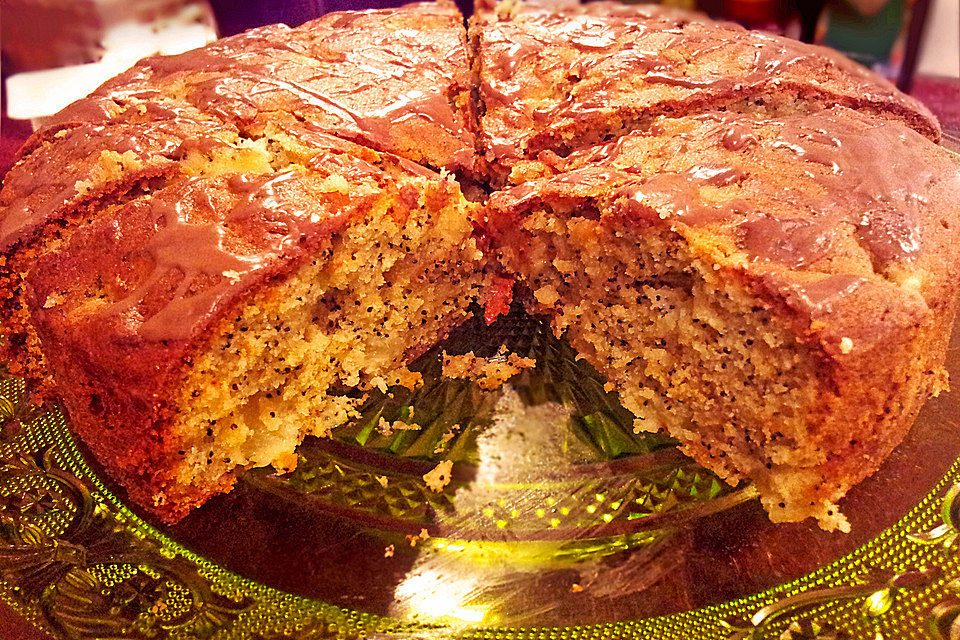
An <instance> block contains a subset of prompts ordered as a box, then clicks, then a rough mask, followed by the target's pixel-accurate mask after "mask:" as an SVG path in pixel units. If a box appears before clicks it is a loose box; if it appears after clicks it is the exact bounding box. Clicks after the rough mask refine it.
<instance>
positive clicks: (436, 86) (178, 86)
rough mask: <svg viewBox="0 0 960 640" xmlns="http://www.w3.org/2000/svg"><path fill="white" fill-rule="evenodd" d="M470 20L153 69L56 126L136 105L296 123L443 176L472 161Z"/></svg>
mask: <svg viewBox="0 0 960 640" xmlns="http://www.w3.org/2000/svg"><path fill="white" fill-rule="evenodd" d="M469 91H470V78H469V67H468V63H467V50H466V45H465V34H464V32H463V26H462V17H461V16H460V14H459V13H458V12H457V10H456V8H455V6H454V5H453V4H452V3H449V4H448V3H444V2H439V3H419V4H411V5H406V6H404V7H401V8H398V9H384V10H371V11H364V12H339V13H331V14H328V15H325V16H323V17H321V18H319V19H317V20H314V21H312V22H308V23H306V24H304V25H302V26H300V27H297V28H293V29H291V28H290V27H287V26H285V25H271V26H267V27H261V28H258V29H253V30H250V31H247V32H244V33H241V34H239V35H236V36H232V37H229V38H224V39H221V40H218V41H217V42H214V43H212V44H210V45H208V46H206V47H202V48H200V49H195V50H193V51H189V52H187V53H184V54H180V55H176V56H154V57H150V58H147V59H145V60H143V61H141V62H140V63H138V64H137V65H135V66H134V67H133V68H131V69H130V70H129V71H127V72H125V73H123V74H121V75H119V76H117V77H116V78H114V79H113V80H110V81H108V82H107V83H105V84H104V85H103V86H101V87H100V88H99V89H98V90H97V91H96V92H94V93H93V94H92V95H91V96H90V97H88V98H86V99H84V100H82V101H80V102H78V103H75V104H74V105H72V106H71V107H68V108H67V109H65V110H64V111H63V112H61V113H60V114H58V116H56V117H55V121H56V122H57V123H58V125H59V126H64V125H67V124H69V123H71V122H76V121H81V122H89V121H91V120H92V119H104V118H111V117H113V116H114V115H115V114H116V112H117V111H118V110H122V109H123V108H124V107H125V106H128V105H129V104H131V103H137V102H146V103H152V102H153V103H159V104H162V105H169V104H174V105H190V106H193V107H195V108H197V109H199V110H201V111H203V112H204V113H206V114H210V115H214V116H217V117H219V118H220V119H222V120H223V121H224V122H227V123H231V124H233V125H235V126H237V127H238V128H240V129H241V130H243V131H244V132H246V133H248V134H249V135H257V134H258V132H259V131H260V130H261V129H262V127H263V124H264V122H265V121H277V120H280V121H286V122H288V123H289V124H290V125H291V126H298V127H302V128H307V129H311V130H315V131H322V132H325V133H332V134H335V135H338V136H340V137H343V138H347V139H351V140H353V141H356V142H359V143H362V144H365V145H368V146H371V147H373V148H376V149H379V150H383V151H388V152H392V153H397V154H399V155H402V156H405V157H408V158H410V159H411V160H414V161H417V162H423V163H425V164H428V165H431V166H433V167H436V168H441V167H443V168H448V169H451V170H452V169H469V168H470V167H471V166H472V162H473V155H474V141H473V136H474V133H473V129H474V126H473V121H474V118H473V117H472V112H471V109H472V105H471V103H470V101H469V99H468V98H469Z"/></svg>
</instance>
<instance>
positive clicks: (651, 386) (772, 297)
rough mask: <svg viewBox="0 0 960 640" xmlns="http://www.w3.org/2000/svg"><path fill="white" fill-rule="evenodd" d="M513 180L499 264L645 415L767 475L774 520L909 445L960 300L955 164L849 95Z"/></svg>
mask: <svg viewBox="0 0 960 640" xmlns="http://www.w3.org/2000/svg"><path fill="white" fill-rule="evenodd" d="M552 169H553V170H554V171H556V174H555V175H553V176H551V177H549V178H543V179H541V180H537V181H532V182H528V183H525V184H523V185H520V186H518V187H514V188H513V189H510V190H507V191H503V192H500V193H497V194H495V195H494V196H493V197H492V198H491V201H490V208H489V211H488V219H487V228H488V229H489V232H490V234H491V236H492V237H494V239H495V240H494V246H495V247H496V250H497V252H498V256H497V259H498V261H500V262H501V263H502V264H503V266H504V267H505V268H506V269H507V270H508V271H511V272H514V273H518V274H520V278H521V281H522V282H523V283H525V284H526V286H527V287H529V289H530V290H531V291H532V296H531V301H530V305H529V306H530V310H531V311H532V312H533V313H537V314H544V315H546V316H548V317H549V318H551V321H552V325H553V327H554V331H555V332H556V333H557V335H561V334H565V335H566V336H567V337H568V339H569V340H570V342H571V345H572V346H573V347H574V349H576V350H577V351H578V353H580V354H581V356H583V357H584V358H586V359H587V360H588V361H589V362H590V363H591V364H593V365H594V366H595V367H596V368H597V369H598V370H599V371H600V372H601V373H602V374H603V375H605V376H606V377H607V378H608V380H609V381H610V382H611V383H612V384H613V385H614V386H615V387H616V389H617V391H618V392H619V394H620V398H621V400H622V401H623V403H624V406H625V407H626V408H627V409H629V410H630V411H632V412H633V413H634V414H635V415H636V416H637V428H638V429H641V430H653V431H655V430H658V429H663V428H665V429H666V431H667V432H668V433H670V434H671V435H673V436H675V437H676V438H678V439H679V440H680V442H681V443H682V448H683V449H684V451H686V452H687V453H688V454H690V455H691V456H692V457H694V458H695V459H696V460H697V461H698V462H700V463H701V464H703V465H704V466H705V467H707V468H709V469H711V470H713V471H715V472H717V473H718V474H720V475H721V476H723V477H726V478H728V479H739V478H744V477H745V478H749V479H750V480H751V481H752V482H753V483H754V484H755V485H756V486H757V488H758V490H759V492H760V495H761V498H762V500H763V501H764V504H765V506H766V508H767V510H768V511H769V513H770V515H771V517H772V518H773V519H774V520H788V521H792V520H797V519H802V518H805V517H809V516H813V517H816V518H818V519H819V520H820V522H821V525H822V526H824V527H827V528H833V527H839V528H844V527H846V524H845V521H844V520H843V519H842V517H841V516H840V514H839V512H838V510H837V508H836V504H835V503H836V501H837V500H838V499H839V498H840V497H841V496H842V495H843V494H844V493H846V491H847V490H848V489H849V488H850V487H851V486H852V485H853V484H855V483H856V482H858V481H860V480H861V479H863V478H864V477H865V476H867V475H869V474H870V473H872V472H873V471H874V470H875V469H876V467H877V466H878V465H879V462H880V461H881V460H883V458H884V457H885V456H886V455H887V454H889V452H890V451H891V450H892V448H893V447H894V446H895V445H896V444H897V443H899V441H900V440H901V439H902V438H903V436H904V435H905V433H906V431H907V430H908V429H909V427H910V425H911V424H912V422H913V419H914V417H915V415H916V412H917V411H918V410H919V408H920V406H921V405H922V403H923V402H924V400H925V399H926V398H927V397H929V396H930V395H931V394H935V393H937V392H938V391H939V390H940V389H942V388H944V385H945V384H946V372H945V371H944V370H943V368H942V363H943V361H944V357H945V351H946V345H947V340H948V338H949V333H948V332H946V331H944V330H943V329H944V327H949V326H952V323H953V317H954V309H955V306H956V293H957V292H956V285H955V283H954V282H953V278H954V275H953V271H952V270H951V269H945V268H944V265H946V264H949V263H950V260H951V258H950V257H949V254H950V253H951V252H952V251H954V250H955V247H956V246H957V242H958V241H960V237H958V233H960V231H958V229H957V225H956V220H955V216H956V211H957V210H958V209H960V181H958V171H957V165H956V162H955V161H954V160H952V159H951V158H950V157H949V155H948V154H947V153H946V152H945V151H942V150H940V149H939V148H938V147H936V146H935V145H932V144H930V143H929V142H928V141H927V140H926V139H924V138H923V137H922V136H920V135H919V134H917V133H916V132H914V131H913V130H911V129H910V128H908V127H906V126H904V125H903V124H901V123H899V122H896V121H881V122H877V121H875V120H874V119H872V118H871V117H869V116H864V115H860V114H858V113H855V112H852V111H850V110H848V109H846V108H843V107H834V108H832V109H828V110H825V111H820V112H817V113H814V114H795V115H792V116H786V117H784V118H782V119H774V120H755V119H752V118H748V117H744V116H741V115H736V114H730V113H708V114H702V115H700V116H696V117H692V118H661V119H659V120H657V121H655V122H654V123H653V126H652V127H651V129H650V131H648V132H646V133H644V134H636V135H630V136H625V137H623V138H621V139H619V140H618V141H617V142H616V143H611V144H608V145H603V146H600V147H597V148H594V149H589V150H583V151H581V152H578V153H575V154H572V155H571V156H570V157H568V158H566V159H564V161H563V162H562V163H559V166H557V165H554V167H552Z"/></svg>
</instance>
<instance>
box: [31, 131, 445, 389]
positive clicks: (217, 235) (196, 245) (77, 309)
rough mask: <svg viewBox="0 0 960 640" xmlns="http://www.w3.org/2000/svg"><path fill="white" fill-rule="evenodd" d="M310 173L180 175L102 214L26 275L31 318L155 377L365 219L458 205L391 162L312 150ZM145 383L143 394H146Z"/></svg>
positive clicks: (97, 354) (430, 181)
mask: <svg viewBox="0 0 960 640" xmlns="http://www.w3.org/2000/svg"><path fill="white" fill-rule="evenodd" d="M313 151H314V153H313V155H312V157H310V159H309V160H308V161H307V163H306V166H290V167H287V168H283V169H280V170H278V171H274V172H268V173H261V174H250V173H237V172H229V171H227V172H225V173H222V174H219V175H215V174H209V175H197V176H191V177H185V176H181V177H177V178H175V179H172V180H170V182H169V183H168V184H166V185H164V186H163V187H161V188H159V189H157V190H154V191H151V192H149V193H146V194H143V195H141V196H139V197H135V198H133V199H131V200H129V201H127V202H124V203H121V204H116V205H112V206H110V207H107V208H105V209H104V210H103V212H102V213H101V215H100V216H99V217H98V218H97V219H96V220H94V221H92V222H91V223H89V224H87V225H85V226H84V227H83V228H81V229H79V230H78V231H77V232H76V233H75V234H74V235H73V237H72V238H71V241H70V242H69V243H68V244H67V245H66V246H63V247H61V248H60V249H59V250H57V251H52V252H49V253H46V254H45V255H44V256H42V257H41V258H40V259H39V260H38V261H37V263H36V265H35V267H34V269H33V270H32V272H31V275H30V285H31V288H30V294H29V295H30V297H31V300H32V302H31V304H32V306H33V307H34V308H35V309H36V317H37V319H38V321H39V322H41V323H44V324H45V325H46V326H47V327H48V328H49V329H50V330H51V331H52V332H53V333H54V334H55V335H58V336H60V337H61V340H62V341H63V347H64V348H67V349H70V350H72V351H74V352H75V353H78V354H81V357H82V359H84V361H86V362H91V363H94V362H95V363H97V365H96V366H97V369H98V371H99V373H100V374H101V375H106V376H111V375H113V376H128V377H129V378H130V379H132V380H136V379H139V377H138V376H140V377H142V379H143V380H149V379H152V378H154V377H155V376H156V375H157V373H158V371H160V372H163V371H166V370H168V368H169V367H172V366H174V365H176V363H177V362H179V361H180V359H181V358H182V357H183V355H184V354H185V353H186V352H187V349H188V346H189V345H190V344H191V343H192V342H193V340H194V339H195V338H197V337H198V336H199V335H201V334H202V333H203V332H204V331H206V330H207V329H208V328H209V326H210V324H211V323H212V322H215V321H216V320H217V319H218V318H221V317H222V316H223V315H224V313H225V310H226V309H228V308H230V307H231V306H232V305H233V304H234V303H236V302H238V301H240V300H243V299H244V295H245V293H246V292H249V291H251V290H254V289H256V288H257V287H258V286H260V285H261V284H262V283H263V282H265V281H267V280H269V279H272V278H276V277H280V276H283V275H284V274H285V273H287V272H289V271H290V270H291V269H293V268H295V266H296V265H298V264H301V263H303V261H304V260H309V259H323V258H324V257H325V256H326V255H327V253H325V251H328V249H329V247H330V246H331V238H332V237H333V236H334V235H335V234H336V233H337V232H338V231H340V230H342V229H343V228H344V227H346V226H347V225H349V224H351V223H353V222H355V221H357V220H358V219H362V218H363V217H365V216H384V215H391V216H401V217H402V216H404V215H406V212H409V211H410V210H413V209H417V208H419V207H421V206H423V204H424V202H423V201H422V198H424V197H431V196H425V195H424V194H425V193H426V192H429V193H431V194H434V195H433V196H432V197H435V198H436V200H437V201H438V202H442V201H444V199H446V198H456V197H457V195H458V193H459V190H458V189H457V187H456V185H455V184H454V183H453V182H452V181H451V180H449V179H448V178H443V177H441V176H440V175H439V174H436V173H432V172H429V171H427V170H424V169H422V168H419V167H417V168H412V167H410V166H409V165H408V164H407V163H404V162H403V161H402V160H401V159H399V158H391V157H389V156H384V155H381V154H378V153H375V152H368V154H367V157H366V158H361V157H358V156H357V155H354V154H353V153H351V151H355V149H352V148H351V147H350V145H349V144H343V143H338V142H337V141H331V143H330V144H329V145H327V146H325V147H323V148H316V149H314V150H313ZM151 388H155V385H154V387H151V386H150V385H147V388H145V389H144V393H148V394H149V393H152V391H150V389H151Z"/></svg>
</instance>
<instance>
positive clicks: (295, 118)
mask: <svg viewBox="0 0 960 640" xmlns="http://www.w3.org/2000/svg"><path fill="white" fill-rule="evenodd" d="M468 35H469V37H468ZM939 135H940V130H939V125H938V123H937V122H936V119H935V118H934V117H933V116H932V115H930V113H929V112H928V111H927V110H926V109H925V108H924V107H923V106H922V105H920V104H919V103H918V102H916V101H915V100H913V99H912V98H909V97H908V96H905V95H903V94H901V93H899V92H897V91H896V90H895V89H894V88H893V87H892V86H890V85H889V84H888V83H886V82H885V81H883V80H881V79H879V78H878V77H876V76H875V75H873V74H871V73H870V72H868V71H867V70H865V69H863V68H861V67H859V66H857V65H855V64H854V63H852V62H850V61H848V60H846V59H844V58H841V57H839V56H838V55H837V54H834V53H831V52H828V51H827V50H824V49H820V48H817V47H811V46H807V45H801V44H799V43H795V42H792V41H789V40H785V39H781V38H775V37H772V36H767V35H763V34H759V33H755V32H749V31H745V30H743V29H740V28H739V27H735V26H732V25H727V24H719V23H714V22H711V21H709V20H707V19H706V18H704V17H703V16H700V15H698V14H693V13H689V12H684V11H680V10H675V9H669V8H667V9H665V8H659V7H649V6H625V5H617V4H611V3H605V2H600V3H592V4H589V5H578V4H577V3H575V2H572V1H571V0H562V1H560V0H557V1H556V2H549V1H547V0H536V1H534V2H530V3H523V2H519V1H516V0H509V1H508V2H501V3H499V4H494V3H490V2H486V1H484V2H480V3H479V11H478V12H477V15H476V16H475V17H474V18H473V19H472V22H471V25H470V28H469V31H468V29H467V28H466V27H465V26H464V23H463V17H462V16H461V15H460V14H459V13H458V12H457V11H456V9H455V8H454V6H453V5H452V4H451V3H448V2H439V3H418V4H413V5H408V6H406V7H401V8H398V9H386V10H377V11H363V12H339V13H333V14H329V15H327V16H324V17H321V18H319V19H317V20H314V21H312V22H309V23H307V24H305V25H303V26H301V27H297V28H294V29H291V28H289V27H285V26H282V25H274V26H268V27H262V28H259V29H254V30H252V31H249V32H246V33H244V34H240V35H238V36H234V37H231V38H226V39H223V40H220V41H218V42H216V43H213V44H211V45H209V46H207V47H203V48H201V49H197V50H195V51H192V52H188V53H186V54H182V55H179V56H170V57H154V58H149V59H146V60H144V61H142V62H140V63H138V64H137V65H135V66H134V67H133V68H132V69H130V70H129V71H127V72H125V73H123V74H121V75H120V76H118V77H116V78H114V79H113V80H111V81H109V82H107V83H106V84H104V85H103V86H102V87H100V88H99V89H98V90H97V91H96V92H94V93H93V94H92V95H91V96H90V97H88V98H85V99H84V100H81V101H78V102H76V103H74V104H73V105H71V106H69V107H67V108H66V109H64V110H63V111H62V112H61V113H60V114H58V115H57V116H55V117H54V119H53V121H52V123H51V124H50V125H49V126H47V127H45V128H44V129H41V130H39V131H38V132H37V133H36V134H35V135H34V136H33V137H32V138H31V140H30V141H29V142H28V143H27V144H26V145H25V147H24V148H23V149H22V150H21V152H20V157H19V162H18V164H17V165H16V166H15V167H14V168H13V169H12V170H11V171H10V173H9V174H8V175H7V177H6V179H5V181H4V185H3V189H2V190H0V294H2V296H0V300H2V301H0V305H2V307H0V312H2V314H3V318H4V321H3V329H2V333H3V338H4V339H3V341H2V343H0V344H2V347H0V349H2V350H0V361H3V362H6V363H7V365H8V367H9V369H10V371H11V372H12V373H14V374H15V375H22V376H25V377H27V378H28V379H29V380H30V381H31V384H32V385H33V387H34V389H38V390H40V391H41V393H47V392H48V391H49V389H50V388H51V384H52V381H51V377H50V376H49V375H47V374H48V372H52V373H53V378H55V382H56V386H57V393H58V394H59V395H60V396H61V397H62V399H63V402H64V404H65V406H66V408H67V409H68V411H69V415H70V421H71V424H72V428H73V429H74V431H75V432H76V433H77V434H78V436H79V437H80V438H81V439H82V440H83V441H84V442H85V443H86V444H87V445H88V446H89V448H90V449H91V450H92V452H93V453H94V455H95V456H96V457H97V458H98V459H99V460H100V462H101V463H102V464H103V466H104V469H105V470H106V472H107V473H108V474H110V475H111V476H113V477H114V478H115V479H116V480H118V481H119V482H120V483H121V484H122V485H123V486H124V487H126V489H127V490H128V492H129V495H130V497H131V498H132V500H133V501H134V502H135V503H136V504H138V505H140V506H142V507H144V508H145V509H147V510H149V511H151V512H153V513H154V514H156V515H157V516H158V517H160V518H161V519H163V520H165V521H168V522H171V521H175V520H177V519H178V518H181V517H182V516H184V515H185V514H186V513H187V512H188V511H189V510H190V509H191V508H193V507H195V506H198V505H200V504H202V503H203V502H204V501H205V500H206V499H208V498H209V497H210V496H212V495H214V494H216V493H218V492H222V491H226V490H228V489H229V487H230V486H231V485H232V483H233V482H234V480H235V478H236V476H237V474H238V473H239V472H240V471H241V470H243V469H245V468H250V467H255V466H264V465H273V466H274V467H276V468H277V469H285V468H289V467H290V466H291V465H292V464H294V463H295V460H296V455H295V447H296V446H297V444H298V443H299V442H300V441H301V440H302V439H303V437H305V436H306V435H310V434H314V435H325V434H327V433H329V430H330V429H331V428H333V427H336V426H337V425H339V424H341V423H343V422H344V421H345V420H347V419H348V418H349V416H351V415H352V412H353V410H354V408H355V407H356V406H357V404H358V403H359V402H362V395H363V393H364V390H365V389H368V388H370V387H374V386H376V387H378V388H381V389H383V388H386V387H387V386H389V385H392V384H397V383H403V382H406V383H409V381H410V379H411V378H412V377H414V376H412V375H411V374H410V372H409V371H408V370H407V369H406V365H408V364H409V363H410V362H411V361H412V360H413V359H414V358H416V357H417V355H418V354H420V353H422V352H423V351H425V350H426V349H428V348H430V347H431V346H433V345H435V344H437V343H438V341H440V340H441V339H442V338H443V337H444V336H445V335H446V334H447V333H448V332H449V331H450V330H452V328H453V327H455V326H456V325H457V324H459V323H461V322H462V321H464V320H465V319H466V318H467V317H469V315H470V313H471V311H470V310H469V306H470V305H471V303H472V302H475V301H486V302H487V309H486V311H487V314H486V315H487V317H488V321H489V319H491V318H493V317H495V316H496V315H497V313H498V312H499V310H505V309H507V308H508V307H509V300H510V296H511V288H510V287H511V286H512V283H513V282H516V289H515V293H516V294H517V295H518V297H519V298H521V299H523V300H525V301H526V306H527V309H528V311H529V312H530V313H533V314H536V315H540V316H543V317H545V318H547V319H549V321H550V322H551V324H552V327H553V330H554V331H555V332H556V333H557V335H564V336H566V338H567V339H568V340H569V341H570V343H571V344H572V345H573V347H574V348H575V349H576V350H577V351H578V352H579V354H580V355H581V356H582V357H583V358H585V359H586V360H588V361H589V362H590V363H591V364H592V365H593V366H594V367H595V368H596V369H597V370H598V371H600V372H601V373H602V374H603V375H604V376H606V378H607V379H608V381H609V385H610V386H611V388H613V389H616V390H617V392H618V393H619V395H620V398H621V400H622V401H623V403H624V406H626V407H627V408H628V409H629V410H630V411H632V412H633V413H634V414H635V415H636V418H637V420H636V428H637V429H638V430H657V429H663V430H666V431H667V432H668V433H669V434H670V435H672V436H674V437H675V438H677V439H678V440H679V441H680V443H681V446H682V448H683V450H684V451H685V452H687V453H688V454H689V455H691V456H692V457H694V458H695V459H696V460H697V461H698V462H700V463H701V464H702V465H704V466H705V467H707V468H708V469H711V470H713V471H715V472H717V473H718V474H720V475H721V476H723V477H724V478H726V479H727V480H729V481H730V482H736V481H738V480H740V479H747V480H749V481H751V482H753V483H754V485H755V486H756V487H757V489H758V491H759V493H760V495H761V499H762V501H763V503H764V506H765V507H766V508H767V510H768V511H769V512H770V514H771V517H772V518H773V519H774V520H777V521H796V520H801V519H803V518H807V517H815V518H817V519H818V520H819V522H820V523H821V525H822V526H824V527H825V528H841V529H843V528H845V527H846V523H845V520H844V519H843V517H842V515H841V514H840V513H839V512H838V511H837V506H836V503H837V501H838V500H839V499H840V498H841V497H842V496H843V494H844V493H845V492H846V491H847V490H848V489H849V488H850V487H851V486H852V485H853V484H855V483H856V482H858V481H860V480H861V479H862V478H864V477H866V476H867V475H869V474H870V473H873V472H874V471H876V469H877V468H878V467H879V465H880V463H881V462H882V461H883V459H884V457H885V456H886V455H887V454H889V452H890V451H891V450H892V448H893V447H895V446H896V445H897V443H899V442H900V440H902V438H903V436H904V434H905V433H906V431H907V430H908V429H909V427H910V424H911V422H912V421H913V419H914V416H915V415H916V413H917V411H918V410H919V409H920V407H921V406H922V405H923V403H924V402H925V400H926V399H927V398H928V397H929V396H930V395H933V394H936V393H937V392H938V391H939V390H940V389H942V388H944V386H945V385H946V374H945V371H944V370H943V362H944V353H945V345H946V342H947V339H948V337H949V331H947V327H949V326H950V325H951V324H952V320H953V314H954V308H955V305H956V296H957V284H956V275H957V273H958V267H960V254H958V252H957V251H956V247H957V245H958V243H960V238H958V237H957V234H958V233H960V200H958V198H960V195H958V194H960V185H958V172H957V168H956V164H955V163H954V161H953V160H952V159H951V158H950V156H949V155H948V154H947V152H945V151H944V150H943V149H942V148H941V147H940V146H938V145H937V144H936V141H937V140H938V138H939Z"/></svg>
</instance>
